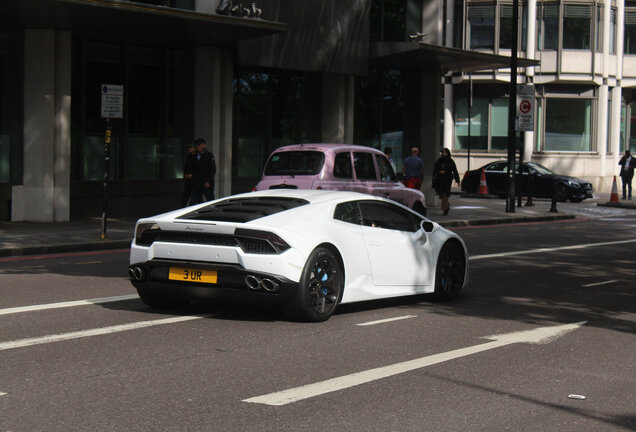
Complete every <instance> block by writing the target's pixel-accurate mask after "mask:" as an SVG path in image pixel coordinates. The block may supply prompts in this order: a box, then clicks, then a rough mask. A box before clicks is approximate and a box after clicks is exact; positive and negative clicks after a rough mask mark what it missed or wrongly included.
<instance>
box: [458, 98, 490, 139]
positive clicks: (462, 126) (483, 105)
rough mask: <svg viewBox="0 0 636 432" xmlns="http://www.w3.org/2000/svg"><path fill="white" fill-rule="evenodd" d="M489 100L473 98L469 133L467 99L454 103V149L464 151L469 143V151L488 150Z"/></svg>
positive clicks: (459, 99)
mask: <svg viewBox="0 0 636 432" xmlns="http://www.w3.org/2000/svg"><path fill="white" fill-rule="evenodd" d="M488 105H489V100H488V99H486V98H474V99H473V106H472V107H471V108H470V131H469V130H468V122H469V119H468V99H465V98H458V99H457V100H456V102H455V148H457V149H460V150H465V149H467V148H468V145H469V141H470V148H471V150H488V109H489V106H488Z"/></svg>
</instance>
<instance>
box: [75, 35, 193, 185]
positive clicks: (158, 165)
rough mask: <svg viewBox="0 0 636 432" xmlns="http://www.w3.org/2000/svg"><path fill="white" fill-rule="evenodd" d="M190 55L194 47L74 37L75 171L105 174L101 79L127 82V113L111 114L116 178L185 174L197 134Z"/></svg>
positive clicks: (81, 175)
mask: <svg viewBox="0 0 636 432" xmlns="http://www.w3.org/2000/svg"><path fill="white" fill-rule="evenodd" d="M192 63H193V56H192V52H191V51H190V50H169V49H165V48H155V47H142V46H136V45H125V44H118V43H105V42H96V41H90V40H83V39H74V40H73V74H74V75H73V80H72V87H73V88H72V96H73V104H72V106H71V110H72V121H71V123H72V124H71V127H72V138H71V151H72V157H73V165H72V171H73V179H75V180H101V179H102V177H103V165H104V161H103V160H104V131H105V127H106V120H105V119H103V118H101V111H100V106H101V90H100V89H101V85H102V84H119V85H123V86H124V118H123V119H112V120H111V121H110V124H111V127H112V129H113V132H112V134H113V135H112V141H111V146H110V153H111V155H110V171H109V176H110V178H111V179H120V180H121V179H156V178H165V179H171V178H181V177H182V176H183V160H184V153H185V145H186V144H187V143H188V142H191V141H192V139H193V137H192V127H193V120H192V118H193V115H192V106H193V99H194V93H193V87H192V86H193V84H192V82H193V80H192ZM82 72H83V73H82Z"/></svg>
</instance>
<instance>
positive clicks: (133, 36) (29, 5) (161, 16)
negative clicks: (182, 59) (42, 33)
mask: <svg viewBox="0 0 636 432" xmlns="http://www.w3.org/2000/svg"><path fill="white" fill-rule="evenodd" d="M265 12H267V11H265ZM0 26H2V27H5V28H11V27H14V28H53V29H56V30H69V31H72V32H73V33H74V34H80V35H86V36H90V37H108V38H110V37H113V38H118V39H122V38H124V39H127V40H133V41H135V42H140V41H141V42H144V41H146V42H162V43H166V44H168V45H177V46H183V45H191V46H198V45H205V46H228V45H233V44H235V43H237V42H239V41H242V40H247V39H251V38H255V37H260V36H268V35H272V34H276V33H280V32H284V31H285V30H286V25H285V24H283V23H279V22H274V21H268V20H264V19H255V18H241V17H234V16H226V15H216V14H207V13H200V12H195V11H190V10H183V9H175V8H169V7H162V6H153V5H146V4H141V3H133V2H125V1H117V0H19V1H13V0H11V1H6V0H5V1H0Z"/></svg>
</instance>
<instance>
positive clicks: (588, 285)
mask: <svg viewBox="0 0 636 432" xmlns="http://www.w3.org/2000/svg"><path fill="white" fill-rule="evenodd" d="M614 282H618V281H617V280H609V281H605V282H596V283H591V284H585V285H581V286H583V287H585V288H588V287H593V286H599V285H607V284H611V283H614Z"/></svg>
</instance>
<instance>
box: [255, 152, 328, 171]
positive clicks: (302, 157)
mask: <svg viewBox="0 0 636 432" xmlns="http://www.w3.org/2000/svg"><path fill="white" fill-rule="evenodd" d="M324 162H325V154H324V153H323V152H319V151H284V152H279V153H275V154H273V155H272V157H271V158H270V160H269V162H268V163H267V166H266V167H265V175H316V174H318V173H319V172H320V170H321V169H322V165H323V163H324Z"/></svg>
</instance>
